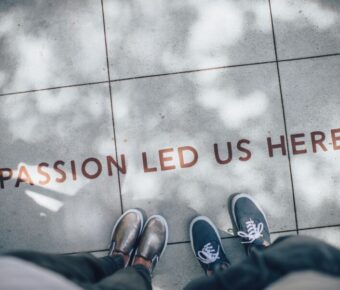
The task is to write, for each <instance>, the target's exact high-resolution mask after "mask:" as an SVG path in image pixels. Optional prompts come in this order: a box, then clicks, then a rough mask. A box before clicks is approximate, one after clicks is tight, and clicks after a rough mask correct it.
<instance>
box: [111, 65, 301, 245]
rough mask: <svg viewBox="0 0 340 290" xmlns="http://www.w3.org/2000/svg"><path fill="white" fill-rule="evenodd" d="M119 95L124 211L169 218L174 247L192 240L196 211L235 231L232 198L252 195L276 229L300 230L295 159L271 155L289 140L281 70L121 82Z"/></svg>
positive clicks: (251, 69)
mask: <svg viewBox="0 0 340 290" xmlns="http://www.w3.org/2000/svg"><path fill="white" fill-rule="evenodd" d="M112 89H113V92H114V115H115V127H116V133H117V149H118V154H124V155H125V156H126V165H127V172H126V174H122V175H121V183H122V196H123V206H124V209H125V210H126V209H127V208H132V207H141V208H144V209H145V210H146V212H147V213H148V214H149V215H151V214H156V213H161V214H163V215H164V216H165V217H166V218H167V220H168V222H169V226H170V237H169V238H170V242H179V241H188V240H189V236H188V230H187V229H188V226H189V223H190V221H191V219H192V218H193V217H195V216H197V215H206V216H208V217H210V218H211V219H212V220H213V221H214V223H215V224H216V225H217V226H218V228H219V229H221V230H222V231H224V232H227V231H228V229H229V228H231V222H230V218H229V215H228V213H227V199H228V197H229V196H230V195H231V194H232V193H235V192H248V193H250V194H252V195H254V196H255V198H257V199H258V201H259V202H260V203H261V205H262V206H263V208H264V210H265V211H266V212H267V213H268V218H269V223H270V225H271V228H272V230H273V231H282V230H295V229H296V227H295V220H294V210H293V203H292V192H291V180H290V176H289V167H288V159H287V156H282V155H281V156H275V158H270V157H269V155H268V150H267V137H268V136H269V137H271V138H273V139H272V140H273V142H274V140H275V142H276V140H279V139H280V137H279V136H280V135H284V125H283V116H282V108H281V100H280V95H279V89H278V80H277V72H276V66H275V64H266V65H258V66H249V67H238V68H229V69H222V70H217V71H206V72H197V73H189V74H183V75H172V76H164V77H152V78H146V79H138V80H133V81H121V82H114V83H112ZM243 139H248V141H249V142H250V144H247V143H243V142H245V141H244V140H243ZM240 140H241V143H239V142H240ZM242 140H243V141H242ZM248 141H247V142H248ZM227 142H230V150H228V145H227ZM238 143H239V149H240V148H241V150H238V149H237V146H238V145H237V144H238ZM214 144H216V146H215V151H216V154H217V156H218V157H216V156H215V153H214ZM184 146H190V147H191V149H190V148H189V149H188V148H185V147H184ZM169 148H170V149H169ZM178 148H180V149H178ZM216 148H217V149H216ZM242 148H243V149H244V148H246V149H247V150H249V152H248V153H247V151H245V150H243V149H242ZM160 150H161V151H160ZM178 150H179V152H180V153H178ZM181 150H183V151H181ZM193 151H196V153H197V162H196V163H195V161H194V159H195V152H193ZM143 152H144V153H145V154H144V165H143ZM181 152H184V153H183V158H182V155H181ZM228 152H229V153H232V156H231V155H230V154H229V153H228ZM228 157H229V158H228ZM231 157H232V158H231ZM217 160H218V161H219V162H220V163H221V162H222V161H223V162H224V164H220V163H218V162H217ZM241 160H243V161H241ZM180 162H182V164H181V163H180ZM146 163H147V164H146ZM174 166H175V169H174ZM181 166H182V167H181ZM224 235H225V233H222V236H224Z"/></svg>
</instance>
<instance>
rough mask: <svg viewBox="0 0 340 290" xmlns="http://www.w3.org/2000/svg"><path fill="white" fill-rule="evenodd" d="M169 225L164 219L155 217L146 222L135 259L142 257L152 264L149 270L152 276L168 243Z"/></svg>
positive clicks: (158, 216)
mask: <svg viewBox="0 0 340 290" xmlns="http://www.w3.org/2000/svg"><path fill="white" fill-rule="evenodd" d="M168 232H169V230H168V224H167V222H166V220H165V219H164V217H162V216H160V215H153V216H151V217H149V219H148V220H147V221H146V223H145V226H144V230H143V233H142V236H141V238H140V241H139V243H138V247H137V250H136V254H135V258H136V257H142V258H144V259H145V260H147V261H150V262H151V268H149V269H148V270H149V271H150V274H152V272H153V270H154V269H155V267H156V265H157V263H158V261H159V259H160V258H161V256H162V255H163V253H164V251H165V248H166V246H167V243H168Z"/></svg>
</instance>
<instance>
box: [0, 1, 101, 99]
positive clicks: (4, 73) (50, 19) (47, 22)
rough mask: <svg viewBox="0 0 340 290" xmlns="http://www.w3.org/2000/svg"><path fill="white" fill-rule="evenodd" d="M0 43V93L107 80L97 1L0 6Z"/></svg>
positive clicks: (41, 2)
mask: <svg viewBox="0 0 340 290" xmlns="http://www.w3.org/2000/svg"><path fill="white" fill-rule="evenodd" d="M0 39H1V42H0V94H2V93H10V92H17V91H27V90H34V89H41V88H48V87H56V86H65V85H72V84H77V83H89V82H95V81H103V80H104V81H105V80H107V66H106V54H105V39H104V28H103V17H102V7H101V3H100V1H90V0H85V1H84V0H60V1H53V0H45V1H38V0H31V1H25V0H19V1H18V0H11V1H1V2H0Z"/></svg>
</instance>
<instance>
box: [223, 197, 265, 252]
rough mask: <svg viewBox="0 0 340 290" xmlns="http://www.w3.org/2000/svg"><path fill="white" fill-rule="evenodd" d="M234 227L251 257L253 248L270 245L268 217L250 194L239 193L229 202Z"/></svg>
mask: <svg viewBox="0 0 340 290" xmlns="http://www.w3.org/2000/svg"><path fill="white" fill-rule="evenodd" d="M229 207H230V212H231V218H232V221H233V225H234V227H235V228H236V230H237V235H238V236H239V237H240V238H241V243H242V244H244V246H245V248H246V252H247V254H248V255H249V253H250V251H251V249H252V248H254V247H255V248H264V247H266V246H269V245H270V233H269V227H268V222H267V219H266V215H265V213H264V212H263V210H262V209H261V207H260V206H259V205H258V203H257V202H256V200H254V199H253V198H252V197H251V196H250V195H249V194H246V193H238V194H235V195H233V196H232V197H231V199H230V202H229Z"/></svg>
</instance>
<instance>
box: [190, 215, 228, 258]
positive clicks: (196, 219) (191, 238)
mask: <svg viewBox="0 0 340 290" xmlns="http://www.w3.org/2000/svg"><path fill="white" fill-rule="evenodd" d="M197 221H205V222H207V223H208V224H209V225H210V226H211V227H212V228H213V230H214V231H215V233H216V235H217V237H218V240H219V241H220V244H221V246H222V240H221V237H220V234H219V233H218V230H217V228H216V226H215V225H214V224H213V222H212V221H211V220H210V219H209V218H208V217H206V216H198V217H195V218H194V219H193V220H192V221H191V223H190V232H189V234H190V244H191V248H192V251H193V252H194V255H195V257H196V258H197V256H196V252H195V248H194V239H193V237H192V227H193V226H194V224H195V223H196V222H197ZM221 251H222V252H223V253H224V255H225V256H227V255H226V254H225V252H224V249H223V247H221Z"/></svg>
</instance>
